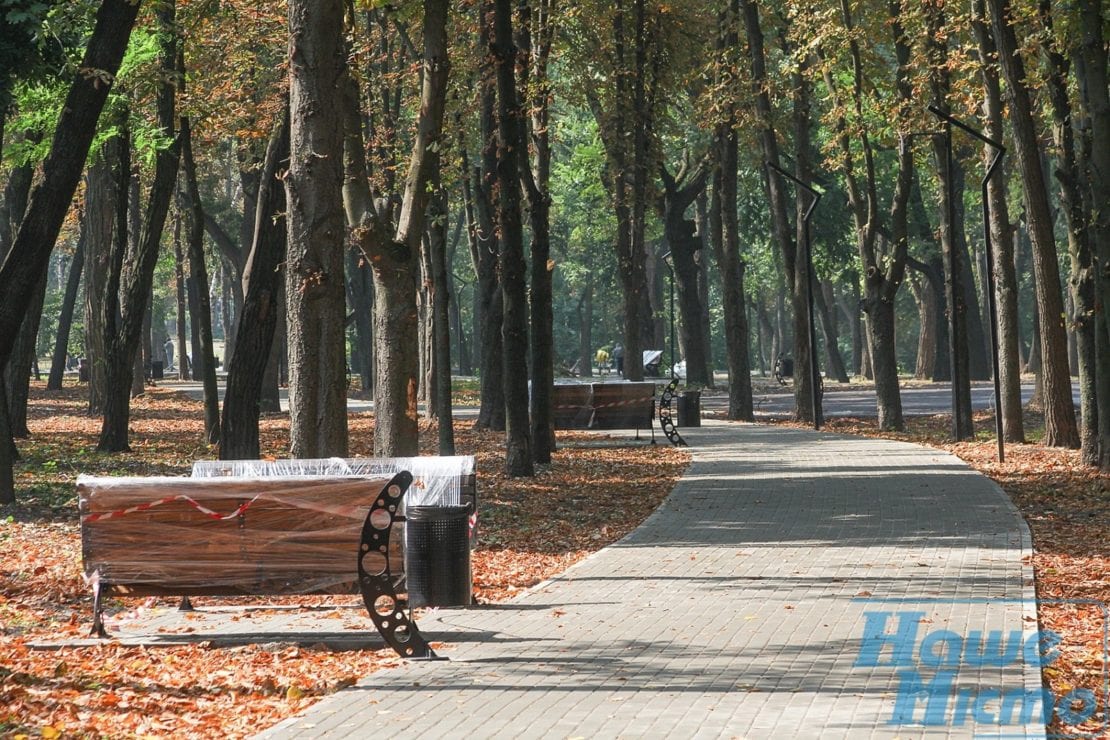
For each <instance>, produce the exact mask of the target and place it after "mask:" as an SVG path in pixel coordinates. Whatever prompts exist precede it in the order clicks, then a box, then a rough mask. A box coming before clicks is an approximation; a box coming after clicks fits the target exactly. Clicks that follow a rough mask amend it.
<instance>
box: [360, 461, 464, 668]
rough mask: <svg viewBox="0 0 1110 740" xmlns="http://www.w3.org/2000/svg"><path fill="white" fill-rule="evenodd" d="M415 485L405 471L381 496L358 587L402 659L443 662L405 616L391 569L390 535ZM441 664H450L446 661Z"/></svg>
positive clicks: (367, 526)
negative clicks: (405, 496) (404, 499)
mask: <svg viewBox="0 0 1110 740" xmlns="http://www.w3.org/2000/svg"><path fill="white" fill-rule="evenodd" d="M411 484H412V474H411V473H409V472H407V471H403V472H400V473H398V474H397V475H395V476H393V478H392V480H390V481H389V483H387V484H386V486H385V488H383V489H382V490H381V492H380V493H379V494H378V498H377V499H376V500H375V501H374V505H373V506H371V507H370V512H369V513H368V514H367V515H366V521H365V522H364V523H363V525H362V540H361V543H360V544H359V554H358V585H359V590H360V591H362V601H363V603H364V604H365V605H366V610H367V611H368V612H370V619H371V620H373V622H374V626H375V627H377V628H378V632H379V633H380V634H381V636H382V639H383V640H385V642H386V644H387V645H389V646H390V647H391V648H393V649H394V650H395V651H396V652H397V654H398V655H400V656H401V657H402V658H423V659H425V660H437V659H441V658H439V656H437V655H436V654H435V651H433V650H432V648H431V646H429V645H428V641H427V640H425V639H424V636H423V635H422V634H420V631H419V630H418V629H417V628H416V623H415V622H413V621H412V619H410V618H409V616H408V615H406V614H405V611H404V608H403V606H402V604H401V601H400V599H399V598H398V597H397V592H396V591H395V590H394V588H393V575H392V574H391V573H390V568H389V533H390V531H391V530H392V528H393V524H394V523H395V522H397V521H402V520H401V518H400V516H399V515H398V513H397V512H398V510H399V509H400V507H401V498H402V497H403V496H404V495H405V491H406V490H407V489H408V487H409V485H411ZM441 660H446V659H445V658H442V659H441Z"/></svg>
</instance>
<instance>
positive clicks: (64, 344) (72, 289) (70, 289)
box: [46, 218, 88, 391]
mask: <svg viewBox="0 0 1110 740" xmlns="http://www.w3.org/2000/svg"><path fill="white" fill-rule="evenodd" d="M87 241H88V238H87V236H86V234H85V219H84V218H82V219H81V233H80V236H78V237H77V248H76V249H75V250H74V252H73V259H72V260H71V261H70V263H69V277H68V278H66V291H65V295H64V296H63V297H62V309H61V312H60V313H59V314H58V334H57V336H56V337H55V338H54V356H53V358H52V359H51V362H50V377H49V378H48V379H47V381H46V390H48V391H60V390H61V389H62V379H63V378H64V376H65V371H66V361H67V359H68V358H69V333H70V330H71V328H72V327H73V311H74V307H75V306H76V305H77V293H78V290H79V289H80V287H81V273H82V272H84V270H85V244H86V242H87Z"/></svg>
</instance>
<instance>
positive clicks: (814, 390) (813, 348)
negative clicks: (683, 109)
mask: <svg viewBox="0 0 1110 740" xmlns="http://www.w3.org/2000/svg"><path fill="white" fill-rule="evenodd" d="M767 167H769V168H770V169H772V170H774V171H775V172H777V173H778V174H779V175H782V176H783V177H785V178H786V179H787V180H790V181H791V182H793V183H794V184H795V185H796V186H797V187H799V188H800V189H802V190H804V191H805V192H807V193H809V194H810V196H811V197H812V198H813V201H812V202H811V203H810V204H809V208H807V209H806V212H805V213H804V214H803V215H802V248H803V250H804V251H805V270H806V325H807V329H808V334H809V368H808V370H809V380H810V394H809V395H810V402H811V406H812V413H813V428H814V429H820V428H821V422H822V419H821V395H820V388H821V372H820V370H819V368H818V366H817V329H816V326H815V322H814V320H813V316H814V311H813V250H812V249H811V247H810V240H809V219H810V217H811V216H812V215H813V209H815V208H816V207H817V203H818V202H819V201H820V200H821V194H820V193H819V192H817V191H816V190H814V189H813V188H812V187H810V186H809V185H808V184H807V183H805V182H802V181H801V180H799V179H798V178H797V177H795V176H794V175H791V174H790V173H789V172H787V171H786V170H784V169H783V168H781V167H779V166H778V165H777V164H775V163H774V162H768V163H767ZM794 269H797V266H795V268H794Z"/></svg>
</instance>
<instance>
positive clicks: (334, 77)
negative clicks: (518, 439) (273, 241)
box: [285, 0, 415, 458]
mask: <svg viewBox="0 0 1110 740" xmlns="http://www.w3.org/2000/svg"><path fill="white" fill-rule="evenodd" d="M343 9H344V8H343V2H342V0H316V1H314V2H313V1H310V0H291V2H290V3H289V101H290V111H291V117H290V121H291V124H290V158H289V172H288V174H287V175H286V176H285V197H286V202H287V220H288V227H287V240H288V244H287V256H286V271H285V297H286V314H287V322H288V330H289V412H290V425H289V446H290V451H291V453H292V454H293V456H294V457H302V458H303V457H307V458H315V457H331V456H339V457H343V456H346V454H347V398H346V385H347V379H346V338H345V336H344V319H345V316H346V311H345V305H344V291H345V287H344V286H345V282H346V281H345V278H344V272H343V267H344V260H343V250H344V236H345V229H344V222H343V197H342V186H343V124H342V118H341V112H342V111H341V99H342V94H343V92H344V91H343V87H342V82H343V80H344V69H345V53H344V45H343ZM414 390H415V389H414ZM380 411H381V410H380V409H379V412H380Z"/></svg>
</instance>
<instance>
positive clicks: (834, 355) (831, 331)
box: [813, 281, 848, 383]
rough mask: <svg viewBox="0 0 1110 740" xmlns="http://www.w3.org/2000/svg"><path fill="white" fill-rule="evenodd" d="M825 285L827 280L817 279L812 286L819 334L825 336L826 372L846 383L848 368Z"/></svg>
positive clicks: (833, 309)
mask: <svg viewBox="0 0 1110 740" xmlns="http://www.w3.org/2000/svg"><path fill="white" fill-rule="evenodd" d="M827 285H830V284H829V283H828V282H827V281H826V282H821V281H817V284H816V285H814V286H813V299H814V301H815V307H816V309H817V318H819V319H820V320H821V334H822V336H823V337H824V338H825V358H826V359H827V360H828V363H829V370H828V373H827V374H828V375H829V376H831V377H833V378H836V382H838V383H847V382H848V370H847V368H845V367H844V359H843V358H842V357H841V356H840V336H839V334H838V333H837V330H836V317H835V315H834V314H833V311H835V306H834V307H833V308H832V310H830V308H829V298H828V293H827V292H826V290H825V287H826V286H827Z"/></svg>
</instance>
